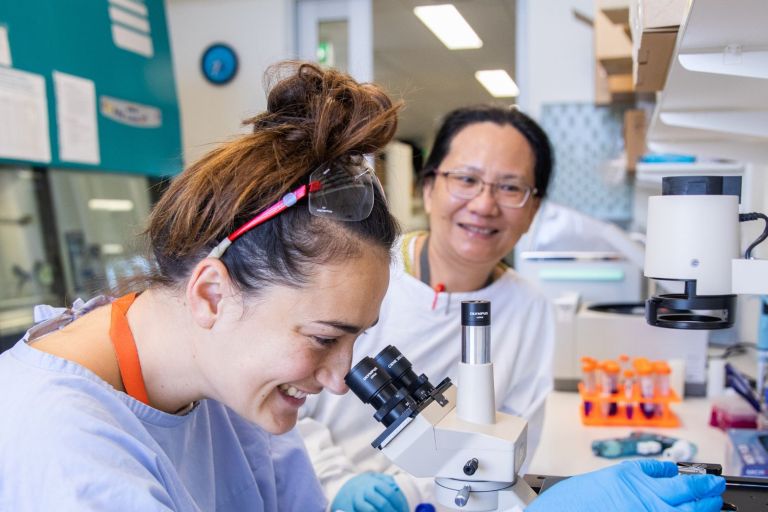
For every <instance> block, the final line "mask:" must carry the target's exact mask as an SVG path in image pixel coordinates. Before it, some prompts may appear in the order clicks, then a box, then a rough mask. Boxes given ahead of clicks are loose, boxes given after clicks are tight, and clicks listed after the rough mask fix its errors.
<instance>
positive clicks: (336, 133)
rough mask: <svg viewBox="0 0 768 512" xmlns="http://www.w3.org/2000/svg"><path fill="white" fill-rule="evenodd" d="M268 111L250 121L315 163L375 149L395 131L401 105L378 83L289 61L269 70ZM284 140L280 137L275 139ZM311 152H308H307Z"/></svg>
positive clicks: (266, 76) (267, 75)
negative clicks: (362, 81)
mask: <svg viewBox="0 0 768 512" xmlns="http://www.w3.org/2000/svg"><path fill="white" fill-rule="evenodd" d="M265 89H267V90H268V91H269V94H268V97H267V111H266V112H265V113H263V114H260V115H258V116H256V117H254V118H252V119H249V120H248V121H246V123H247V124H252V125H253V129H254V130H271V131H274V132H275V133H277V134H280V135H281V138H282V140H283V141H284V142H286V143H288V146H289V147H285V148H284V149H285V150H286V151H287V152H286V154H292V155H294V156H295V155H296V152H305V154H304V155H303V156H305V157H306V158H307V159H308V160H309V161H313V162H315V163H316V165H320V164H322V163H325V162H329V161H332V160H335V159H337V158H340V157H342V156H344V155H345V154H348V153H375V152H377V151H379V150H381V149H382V148H383V147H384V145H386V144H387V142H388V141H389V140H390V139H391V138H392V137H393V136H394V133H395V130H396V129H397V111H398V110H399V108H400V105H399V104H395V105H393V103H392V101H391V100H390V99H389V97H388V96H387V95H386V93H385V92H384V91H383V90H382V89H381V88H380V87H378V86H376V85H373V84H359V83H357V82H355V81H354V80H353V79H352V77H350V76H349V75H347V74H345V73H342V72H340V71H336V70H333V69H327V70H325V69H322V68H320V67H319V66H317V65H316V64H311V63H307V62H297V61H288V62H282V63H279V64H276V65H274V66H271V67H270V68H269V69H268V70H267V73H266V75H265ZM275 143H276V144H277V145H280V141H277V140H276V141H275ZM306 152H309V154H306Z"/></svg>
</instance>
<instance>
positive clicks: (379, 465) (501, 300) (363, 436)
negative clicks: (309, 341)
mask: <svg viewBox="0 0 768 512" xmlns="http://www.w3.org/2000/svg"><path fill="white" fill-rule="evenodd" d="M399 253H400V251H398V254H399ZM391 270H392V272H391V274H392V275H391V280H390V285H389V289H388V291H387V295H386V297H385V299H384V303H383V304H382V308H381V315H380V317H379V323H378V324H377V325H376V326H375V327H373V328H371V329H369V330H368V332H367V333H366V334H364V335H362V336H361V337H360V338H359V339H358V340H357V342H356V343H355V349H354V356H353V364H354V363H356V362H357V361H359V360H360V359H361V358H363V357H364V356H371V357H373V356H375V355H376V354H378V352H379V351H380V350H381V349H383V348H384V347H386V346H387V345H394V346H395V347H397V348H398V349H399V350H400V351H401V352H402V353H403V355H405V357H406V358H407V359H408V360H409V361H410V362H411V363H412V364H413V370H414V371H415V373H416V374H417V375H420V374H422V373H424V374H426V375H427V377H428V378H429V380H430V382H431V383H432V384H433V385H437V384H438V383H439V382H440V381H442V380H443V379H444V378H445V377H450V378H451V381H452V382H454V384H455V383H456V378H457V364H458V362H459V360H460V358H461V301H463V300H473V299H477V300H480V299H484V300H490V301H491V332H492V334H491V352H492V361H493V363H494V381H495V390H496V407H497V409H498V410H501V411H504V412H507V413H511V414H516V415H520V416H523V417H525V418H526V419H527V420H528V421H529V425H528V460H530V458H531V456H532V454H533V452H534V450H535V448H536V445H537V444H538V441H539V438H540V436H541V429H542V424H543V420H544V401H545V398H546V396H547V394H548V393H549V391H550V390H551V389H552V355H553V349H554V319H553V316H552V311H551V308H550V305H549V303H548V301H547V300H546V299H545V298H544V297H543V296H542V295H541V294H540V293H539V292H538V291H536V290H535V289H534V288H533V287H532V286H531V285H529V284H528V283H527V282H525V281H524V280H522V278H521V277H520V276H518V275H517V273H516V272H515V271H514V270H511V269H509V270H507V271H506V272H505V274H504V275H503V276H502V277H501V278H499V279H497V280H496V281H494V282H493V283H492V284H491V285H490V286H488V287H486V288H483V289H481V290H478V291H476V292H469V293H440V294H439V296H438V300H437V303H436V305H435V308H434V309H432V303H433V300H434V296H435V294H434V291H433V290H432V289H431V288H430V287H429V286H427V285H425V284H424V283H422V282H421V281H419V280H418V279H415V278H414V277H412V276H411V275H409V274H407V273H406V272H405V270H404V267H403V263H402V260H401V258H400V257H396V258H395V259H394V261H393V264H392V269H391ZM374 412H375V411H374V410H373V408H372V407H371V406H370V405H365V404H363V403H362V402H360V400H359V399H358V398H357V397H356V396H354V394H352V393H351V392H350V393H347V394H346V395H343V396H337V395H331V394H330V393H321V394H320V395H315V396H310V397H308V398H307V402H306V404H305V406H304V408H303V409H302V411H301V420H300V421H299V432H300V433H301V434H302V436H303V437H304V441H305V443H306V446H307V451H308V452H309V455H310V459H311V460H312V463H313V465H314V467H315V471H316V473H317V476H318V477H319V479H320V482H321V484H322V485H323V488H324V490H325V492H326V496H327V497H328V499H329V501H330V500H332V499H333V497H334V496H335V495H336V493H337V492H338V491H339V489H340V488H341V486H342V485H343V484H344V483H345V482H346V481H347V480H349V479H350V478H351V477H352V476H354V475H356V474H359V473H361V472H364V471H376V472H383V473H388V474H392V475H395V479H396V481H397V483H398V484H399V485H400V487H401V488H402V489H403V492H404V493H405V495H406V497H407V499H408V503H409V505H410V507H411V509H413V508H414V507H415V506H416V505H418V504H419V503H423V502H434V500H433V497H432V486H433V483H432V480H431V479H417V478H413V477H411V476H410V475H408V474H407V473H404V472H403V471H402V470H400V469H399V468H397V467H396V466H394V465H393V464H392V463H390V462H389V460H388V459H387V458H386V457H385V456H384V455H383V454H382V453H380V452H379V451H378V450H376V449H374V448H372V447H371V442H372V441H373V440H374V439H375V438H376V437H377V436H378V435H379V434H380V433H381V432H382V431H383V429H384V427H383V425H382V424H380V423H377V422H376V421H375V420H374V419H373V414H374Z"/></svg>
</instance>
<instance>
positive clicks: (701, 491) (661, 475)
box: [525, 460, 725, 512]
mask: <svg viewBox="0 0 768 512" xmlns="http://www.w3.org/2000/svg"><path fill="white" fill-rule="evenodd" d="M723 491H725V479H724V478H723V477H720V476H714V475H678V474H677V466H676V465H675V464H674V463H673V462H660V461H657V460H631V461H626V462H622V463H621V464H617V465H615V466H611V467H608V468H605V469H601V470H600V471H594V472H592V473H586V474H584V475H579V476H574V477H571V478H569V479H568V480H564V481H562V482H559V483H558V484H556V485H554V486H552V488H551V489H549V490H547V491H545V492H544V493H543V494H542V495H541V496H539V497H538V498H536V499H535V500H534V501H533V503H531V504H530V505H529V506H528V507H527V508H526V509H525V510H526V512H582V511H584V512H587V511H589V512H597V511H603V510H605V511H611V512H614V511H617V510H627V511H629V510H631V511H645V512H667V511H669V512H671V511H681V512H719V511H720V508H721V507H722V504H723V500H722V498H721V496H720V495H721V494H722V493H723Z"/></svg>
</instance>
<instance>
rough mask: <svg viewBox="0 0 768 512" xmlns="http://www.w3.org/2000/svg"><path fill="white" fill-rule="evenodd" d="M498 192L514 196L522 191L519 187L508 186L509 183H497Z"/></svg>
mask: <svg viewBox="0 0 768 512" xmlns="http://www.w3.org/2000/svg"><path fill="white" fill-rule="evenodd" d="M499 190H501V191H502V192H504V193H506V194H516V193H518V192H522V191H523V189H522V187H521V186H520V185H515V184H509V183H499Z"/></svg>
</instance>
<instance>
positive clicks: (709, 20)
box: [647, 0, 768, 163]
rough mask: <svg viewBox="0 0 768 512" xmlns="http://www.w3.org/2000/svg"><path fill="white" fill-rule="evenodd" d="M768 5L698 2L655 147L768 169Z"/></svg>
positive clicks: (662, 107) (665, 96)
mask: <svg viewBox="0 0 768 512" xmlns="http://www.w3.org/2000/svg"><path fill="white" fill-rule="evenodd" d="M767 27H768V1H766V0H692V2H691V7H690V10H689V12H688V15H687V17H686V20H685V22H684V24H683V25H682V26H681V29H680V32H679V34H678V38H677V45H676V48H675V53H674V55H673V60H672V63H671V65H670V69H669V75H668V76H667V82H666V86H665V87H664V90H663V91H661V92H660V93H659V95H658V97H657V104H656V109H655V112H654V115H653V119H652V120H651V124H650V127H649V130H648V135H647V137H648V145H649V147H650V148H651V149H652V150H654V151H658V152H676V153H693V154H696V155H698V156H710V157H719V158H732V159H737V160H741V161H751V162H760V163H765V162H768V28H767Z"/></svg>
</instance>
